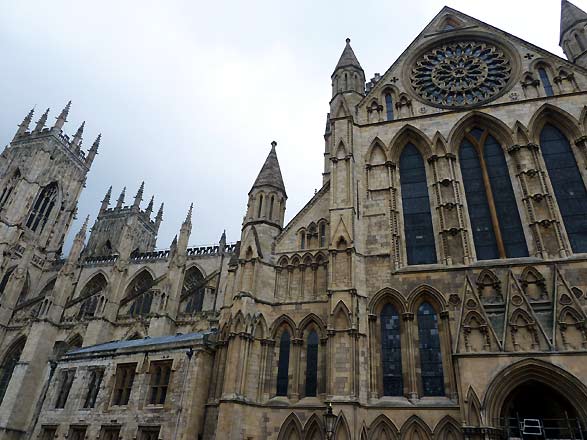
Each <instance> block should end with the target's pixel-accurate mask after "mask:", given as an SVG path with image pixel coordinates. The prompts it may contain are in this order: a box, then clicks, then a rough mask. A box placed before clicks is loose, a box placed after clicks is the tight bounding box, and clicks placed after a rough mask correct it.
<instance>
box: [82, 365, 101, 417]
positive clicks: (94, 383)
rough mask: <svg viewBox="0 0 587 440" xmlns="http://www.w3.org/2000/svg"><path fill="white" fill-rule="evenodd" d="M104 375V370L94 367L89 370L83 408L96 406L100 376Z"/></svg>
mask: <svg viewBox="0 0 587 440" xmlns="http://www.w3.org/2000/svg"><path fill="white" fill-rule="evenodd" d="M103 377H104V370H102V369H95V370H92V371H91V372H90V380H89V382H88V392H87V394H86V398H85V399H84V408H94V406H96V398H97V397H98V392H99V391H100V385H101V384H102V378H103Z"/></svg>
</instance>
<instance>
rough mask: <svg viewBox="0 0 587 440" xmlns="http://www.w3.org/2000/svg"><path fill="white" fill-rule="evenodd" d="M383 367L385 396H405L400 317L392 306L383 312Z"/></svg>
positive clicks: (381, 320)
mask: <svg viewBox="0 0 587 440" xmlns="http://www.w3.org/2000/svg"><path fill="white" fill-rule="evenodd" d="M380 322H381V364H382V365H381V366H382V372H383V395H384V396H401V395H403V381H402V350H401V335H400V317H399V314H398V312H397V309H396V308H395V307H394V306H393V305H392V304H389V303H388V304H386V305H385V306H383V309H382V310H381V319H380Z"/></svg>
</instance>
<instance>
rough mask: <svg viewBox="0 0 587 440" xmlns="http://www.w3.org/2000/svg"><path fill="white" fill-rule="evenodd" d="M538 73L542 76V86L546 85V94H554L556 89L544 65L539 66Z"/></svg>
mask: <svg viewBox="0 0 587 440" xmlns="http://www.w3.org/2000/svg"><path fill="white" fill-rule="evenodd" d="M538 75H539V76H540V81H542V87H544V93H546V96H553V95H554V90H553V89H552V83H551V82H550V78H549V77H548V72H546V69H545V68H544V67H539V68H538Z"/></svg>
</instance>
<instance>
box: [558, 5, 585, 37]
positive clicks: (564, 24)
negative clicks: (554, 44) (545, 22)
mask: <svg viewBox="0 0 587 440" xmlns="http://www.w3.org/2000/svg"><path fill="white" fill-rule="evenodd" d="M584 21H587V13H585V11H583V10H582V9H580V8H578V7H577V6H575V5H574V4H573V3H571V2H570V1H568V0H562V1H561V22H560V41H561V42H562V39H563V35H564V34H565V33H566V32H567V31H568V30H569V29H571V28H572V27H573V26H575V25H576V24H577V23H580V22H584Z"/></svg>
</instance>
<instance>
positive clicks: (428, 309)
mask: <svg viewBox="0 0 587 440" xmlns="http://www.w3.org/2000/svg"><path fill="white" fill-rule="evenodd" d="M418 340H419V344H420V371H421V376H422V391H423V394H424V396H444V375H443V372H442V353H441V351H440V334H439V332H438V317H437V315H436V312H435V311H434V308H433V307H432V306H431V305H430V304H428V303H427V302H425V303H422V305H420V307H419V308H418Z"/></svg>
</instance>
